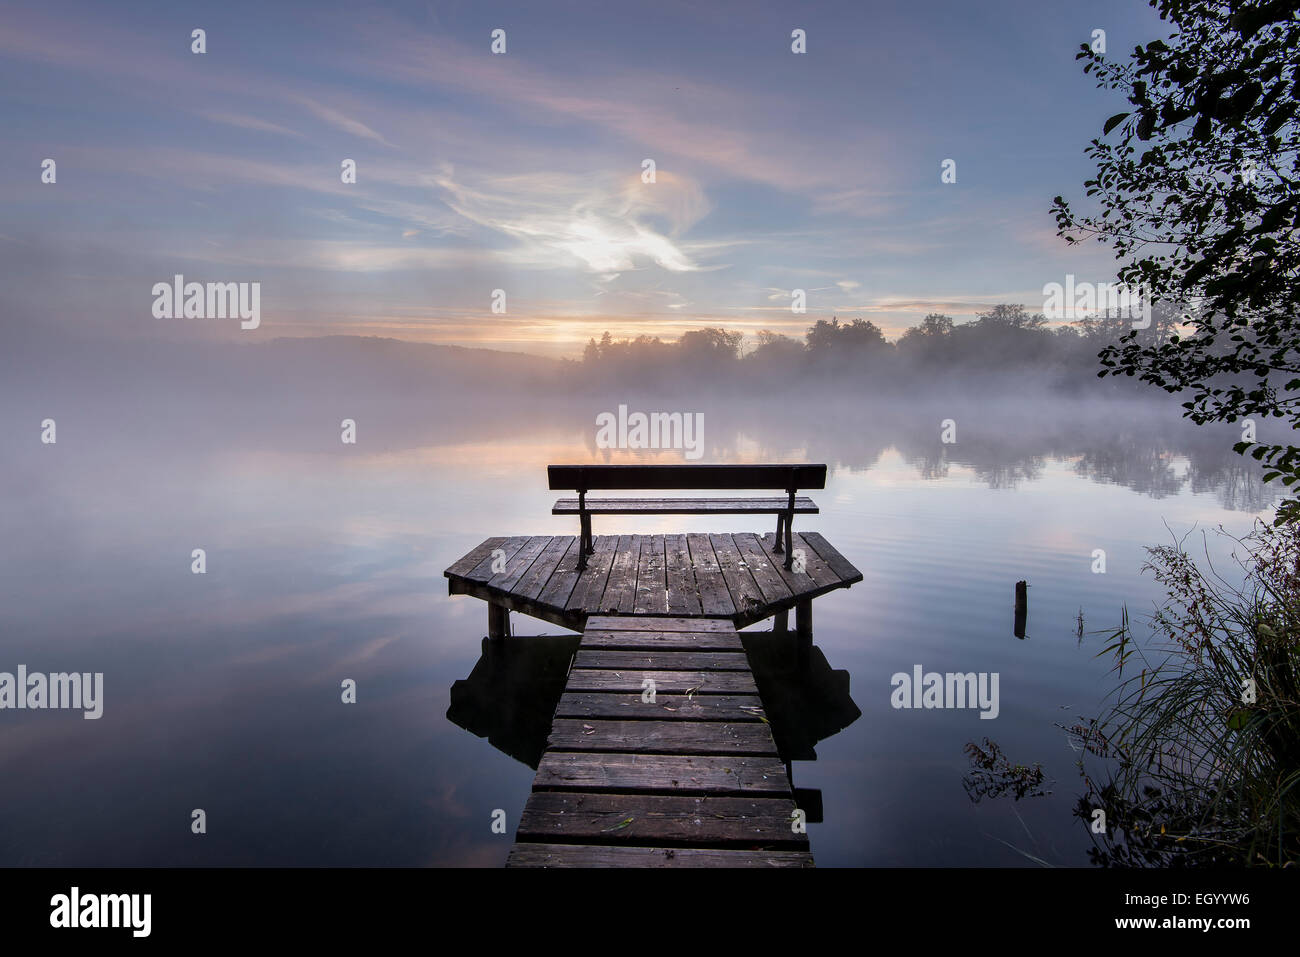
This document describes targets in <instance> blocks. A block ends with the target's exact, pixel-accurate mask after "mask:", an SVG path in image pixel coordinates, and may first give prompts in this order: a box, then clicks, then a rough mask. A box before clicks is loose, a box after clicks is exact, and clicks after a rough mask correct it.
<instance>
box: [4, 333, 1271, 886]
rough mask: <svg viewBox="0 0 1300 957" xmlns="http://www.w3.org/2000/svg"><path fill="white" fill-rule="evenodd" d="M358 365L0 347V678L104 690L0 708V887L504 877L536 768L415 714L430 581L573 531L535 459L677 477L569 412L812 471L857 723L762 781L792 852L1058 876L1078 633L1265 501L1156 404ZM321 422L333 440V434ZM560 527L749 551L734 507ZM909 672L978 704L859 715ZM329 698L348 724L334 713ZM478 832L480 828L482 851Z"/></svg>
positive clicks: (745, 521) (425, 361)
mask: <svg viewBox="0 0 1300 957" xmlns="http://www.w3.org/2000/svg"><path fill="white" fill-rule="evenodd" d="M385 348H386V347H384V346H382V345H373V344H372V346H371V347H370V348H369V349H368V350H363V351H361V352H358V351H356V350H355V349H350V348H348V347H347V344H346V343H345V342H335V343H333V344H331V343H329V342H325V343H315V344H311V345H299V346H296V347H295V346H293V345H292V344H289V345H285V344H275V343H272V344H270V345H268V346H258V347H255V348H254V347H241V346H220V347H217V346H213V347H211V348H210V349H204V350H192V349H183V348H178V347H172V346H165V345H155V346H150V347H142V346H131V345H123V344H119V345H117V346H109V345H104V346H103V347H102V348H96V349H80V350H78V349H71V348H69V349H66V350H64V349H45V348H42V349H35V350H31V351H28V352H26V353H24V354H22V355H21V356H20V355H16V354H14V353H10V354H9V356H8V357H6V358H5V359H4V360H0V371H3V372H4V379H3V384H2V385H0V398H3V402H2V403H0V418H2V419H3V424H4V427H5V429H6V434H8V435H10V436H19V437H21V436H29V437H30V441H11V442H9V443H7V444H6V445H5V446H4V447H3V449H0V468H2V469H3V474H4V475H5V476H6V481H5V486H6V494H5V496H4V499H3V501H2V502H0V516H2V521H0V527H3V528H4V530H5V538H6V547H5V548H4V549H3V550H0V635H3V641H2V642H0V654H2V656H3V657H2V658H0V671H12V670H13V669H14V668H15V667H16V666H17V665H19V664H25V665H27V666H28V667H29V668H30V669H32V670H39V671H44V672H55V671H64V670H68V671H73V670H75V671H81V672H103V673H104V703H103V708H104V713H103V717H102V718H101V719H99V720H98V721H85V720H83V719H82V717H81V715H80V713H77V712H60V711H23V712H14V711H10V712H7V713H6V714H5V715H4V719H3V720H4V722H5V733H4V734H3V735H2V736H0V775H2V776H3V778H4V780H6V781H21V782H22V787H21V788H9V789H7V800H6V814H5V815H4V816H3V818H2V819H0V863H3V864H65V865H109V864H284V865H290V864H303V865H349V864H358V865H361V864H367V865H380V864H397V865H426V864H441V865H492V866H494V865H499V864H500V863H502V862H503V861H504V859H505V855H506V853H507V851H508V848H509V843H510V840H511V835H512V834H513V828H514V824H515V823H516V822H517V821H518V816H519V813H520V811H521V810H522V807H523V804H524V801H525V799H526V797H527V794H528V789H529V786H530V784H531V781H532V777H533V771H532V769H530V768H529V767H527V766H526V765H525V764H523V763H521V762H520V761H518V760H515V759H514V758H511V757H509V756H507V755H506V754H504V753H502V752H501V751H499V750H497V749H495V748H494V747H493V746H492V745H491V744H490V743H489V742H488V741H487V740H485V739H480V738H478V737H476V736H475V735H474V734H471V733H469V732H467V731H465V730H463V729H462V728H460V727H458V726H456V725H455V724H454V723H452V722H451V721H449V720H448V718H447V717H446V714H447V711H448V707H449V703H450V688H451V686H452V684H453V682H455V681H457V680H458V679H462V678H465V677H466V676H467V675H469V674H470V672H471V671H472V669H473V668H474V665H475V663H476V662H477V661H478V659H479V656H480V654H481V653H482V649H481V638H482V636H483V634H484V633H485V625H486V608H485V605H484V604H483V603H482V602H480V601H478V600H475V599H471V598H467V597H454V598H453V597H449V596H448V595H447V590H446V581H445V579H444V578H443V577H442V571H443V569H444V568H446V567H447V566H448V565H450V564H451V563H452V562H454V561H455V560H456V559H457V558H458V557H460V556H461V555H462V554H464V553H465V552H466V551H468V550H469V549H470V548H472V547H473V546H474V545H476V544H478V543H479V542H480V541H482V540H483V539H484V538H486V537H488V536H490V535H519V534H539V535H547V534H557V535H558V534H563V535H570V534H575V533H576V531H577V527H576V525H577V523H576V521H572V520H569V519H566V518H561V517H554V516H552V515H551V514H550V506H551V503H552V502H553V500H554V498H555V497H556V493H553V492H549V491H548V490H547V489H546V479H545V473H544V470H545V466H546V465H547V464H549V463H557V462H586V461H609V462H623V461H627V462H631V461H647V462H666V463H667V462H680V461H683V458H682V452H681V451H679V450H662V451H635V450H607V449H601V448H598V447H597V444H596V424H595V423H596V417H597V415H598V414H599V413H602V412H612V411H615V410H617V408H618V405H619V404H625V405H627V406H628V408H629V409H632V410H641V411H646V412H652V411H661V412H683V413H687V412H689V413H699V414H702V415H703V425H704V428H703V449H704V454H703V456H702V458H701V459H700V460H699V461H701V462H784V461H812V462H826V463H827V464H828V465H829V466H830V472H829V475H828V481H827V488H826V489H825V490H824V491H817V492H812V493H810V494H811V496H812V498H813V499H814V500H815V501H816V502H817V503H818V504H819V505H820V506H821V509H822V512H821V514H820V515H816V516H807V517H802V516H801V517H800V518H799V519H798V520H797V521H796V525H795V528H796V530H797V531H798V530H816V531H820V532H821V533H822V534H824V535H825V536H826V537H827V539H828V540H829V541H830V542H831V543H832V544H834V545H835V547H836V548H837V549H839V551H840V552H842V553H843V554H844V555H845V557H847V558H848V559H849V560H850V561H851V562H853V563H854V564H855V565H856V566H857V567H858V568H859V569H860V570H861V571H862V572H863V575H864V581H863V582H862V583H860V584H858V585H855V586H854V587H852V588H851V589H848V590H842V591H837V592H834V593H832V594H830V595H827V596H825V597H822V598H819V599H818V600H817V601H816V602H815V603H814V640H815V643H816V645H817V646H818V648H819V649H820V650H821V651H822V653H823V654H824V655H825V656H826V659H827V661H828V662H829V664H830V666H831V668H833V669H841V670H845V671H847V672H848V675H849V679H850V681H849V690H850V694H851V695H852V698H853V701H854V702H855V703H856V705H857V707H858V708H859V709H860V710H861V712H862V716H861V717H860V718H859V719H858V720H857V721H855V722H854V723H853V724H851V725H850V726H849V727H847V728H846V729H844V730H843V731H841V732H840V733H839V734H836V735H834V736H832V737H829V738H826V739H825V740H823V741H821V742H820V743H818V744H817V746H816V752H817V760H816V761H807V762H805V761H800V762H796V763H795V765H794V782H795V784H796V786H798V787H801V788H817V789H820V790H821V791H822V796H823V801H824V823H821V824H812V825H810V827H809V834H810V839H811V844H812V850H813V853H814V855H815V857H816V858H817V860H818V863H820V864H823V865H844V864H876V865H886V864H898V865H945V864H946V865H1025V864H1030V863H1031V857H1032V858H1039V859H1042V860H1045V861H1048V862H1050V863H1056V864H1083V863H1086V849H1087V847H1088V843H1089V842H1088V838H1087V835H1086V833H1085V830H1084V828H1083V826H1082V825H1081V824H1079V823H1078V822H1077V821H1075V820H1074V819H1073V818H1072V817H1071V816H1070V809H1071V807H1072V806H1073V803H1074V800H1075V795H1076V794H1077V793H1078V792H1079V790H1080V788H1079V785H1078V781H1077V776H1076V774H1075V771H1074V767H1073V760H1074V755H1073V753H1072V752H1071V751H1070V749H1069V747H1068V745H1067V743H1066V739H1065V735H1064V733H1063V732H1062V731H1061V730H1060V729H1059V728H1058V727H1057V726H1056V725H1057V724H1071V723H1073V722H1074V721H1075V720H1076V719H1077V718H1078V717H1080V716H1084V715H1090V714H1094V713H1096V711H1097V710H1098V708H1099V704H1100V702H1101V700H1102V698H1103V697H1104V696H1105V694H1106V693H1107V692H1108V691H1109V690H1110V683H1109V680H1108V679H1107V674H1106V672H1107V669H1108V665H1109V662H1108V661H1107V660H1105V659H1097V658H1096V657H1095V655H1096V653H1097V652H1098V651H1100V650H1101V647H1102V646H1101V644H1100V642H1099V641H1098V640H1097V639H1096V638H1089V637H1085V638H1084V639H1083V641H1082V643H1080V642H1079V641H1078V639H1077V637H1076V634H1075V632H1076V628H1077V618H1078V616H1079V614H1080V612H1082V614H1083V617H1084V620H1085V624H1086V630H1087V631H1089V632H1091V631H1094V630H1102V629H1105V628H1108V627H1111V626H1113V625H1115V624H1116V623H1117V622H1118V620H1119V615H1120V609H1121V607H1122V605H1124V604H1127V606H1128V607H1129V609H1130V610H1131V612H1132V613H1133V614H1134V617H1135V619H1138V618H1140V615H1141V613H1142V612H1144V611H1146V610H1148V609H1150V607H1151V603H1152V601H1154V600H1155V599H1156V598H1158V597H1159V595H1158V591H1157V589H1156V588H1155V586H1154V583H1152V582H1151V581H1150V580H1149V579H1148V578H1144V577H1142V576H1141V574H1140V567H1141V565H1142V562H1143V560H1144V553H1143V546H1145V545H1153V544H1160V543H1167V542H1168V541H1170V536H1171V533H1173V534H1182V533H1184V532H1186V531H1188V530H1189V529H1191V528H1193V526H1195V527H1198V528H1210V527H1214V526H1217V525H1220V524H1222V525H1223V526H1224V527H1225V528H1227V529H1228V530H1229V531H1233V532H1235V533H1238V534H1240V533H1243V532H1245V531H1246V530H1247V529H1248V528H1249V527H1250V525H1251V523H1252V521H1254V520H1255V518H1256V517H1257V516H1263V517H1265V518H1267V517H1268V515H1269V509H1270V508H1271V506H1272V504H1273V502H1274V490H1273V489H1272V488H1270V487H1267V486H1264V485H1263V484H1262V483H1260V481H1259V471H1258V470H1257V469H1256V468H1254V467H1253V466H1254V463H1253V462H1252V461H1250V460H1248V459H1243V458H1241V457H1240V456H1238V455H1237V454H1235V453H1234V452H1233V451H1232V448H1231V447H1232V444H1233V443H1234V442H1235V441H1237V440H1238V439H1239V438H1240V436H1239V433H1238V430H1236V429H1235V428H1210V427H1195V426H1192V425H1191V424H1189V423H1187V422H1186V421H1185V420H1183V419H1181V418H1180V415H1179V409H1178V408H1177V405H1176V403H1174V402H1171V401H1168V400H1164V401H1148V400H1142V399H1136V398H1131V397H1129V398H1090V397H1083V396H1070V395H1063V394H1060V393H1053V392H1048V391H1043V390H1037V389H1032V388H1027V387H1022V385H1020V384H1008V383H1004V384H1003V388H1001V390H1000V391H999V392H997V393H993V392H991V391H990V385H989V383H988V382H981V383H973V382H960V381H949V382H942V383H934V384H933V385H932V386H930V385H927V386H925V387H924V388H922V387H920V384H918V387H917V388H916V389H914V390H913V391H912V393H911V394H910V395H908V396H907V397H902V396H899V395H897V394H894V395H889V394H873V393H872V392H871V391H870V389H869V388H866V387H853V388H849V387H845V386H843V385H836V386H834V387H831V386H829V385H826V384H820V385H819V384H816V383H808V384H805V385H804V387H801V388H795V389H792V388H789V387H786V388H779V389H778V388H775V387H774V388H772V389H771V390H767V389H764V388H758V389H755V390H754V391H753V392H752V393H751V394H738V393H736V392H735V391H734V390H731V391H725V392H723V391H719V392H710V391H708V390H706V389H704V388H692V387H690V386H680V385H674V387H673V388H671V389H649V388H643V389H642V390H639V391H637V392H635V393H633V392H629V394H621V393H620V392H619V390H617V389H613V388H610V387H608V386H602V387H601V389H600V390H599V391H596V390H593V389H591V388H584V387H583V384H582V383H581V382H571V383H570V384H571V385H572V388H568V387H566V379H565V376H566V375H571V374H572V370H571V369H570V370H566V369H565V368H564V367H562V366H560V365H558V364H554V363H545V362H538V361H535V360H531V359H526V358H524V357H512V356H505V355H485V354H483V353H475V352H469V351H464V350H461V351H459V352H457V351H448V350H436V351H432V352H428V353H422V352H419V351H418V349H417V350H416V351H412V350H411V349H405V350H401V351H400V352H397V353H392V354H389V353H385V352H384V350H385ZM46 418H53V419H55V420H56V422H57V429H58V432H57V435H58V440H57V443H56V444H54V445H42V444H41V442H40V423H41V421H42V420H43V419H46ZM345 418H351V419H353V420H355V422H356V425H357V443H356V445H344V444H343V443H341V441H340V422H341V420H343V419H345ZM946 419H951V420H953V421H954V422H955V426H956V441H955V442H954V443H944V442H943V441H942V440H941V423H942V422H943V421H944V420H946ZM1264 429H1265V426H1264V425H1261V433H1262V432H1263V431H1264ZM595 524H596V527H595V532H596V533H597V534H608V533H617V532H645V533H651V532H666V531H674V532H680V531H756V532H770V531H771V530H772V529H771V528H769V527H768V522H767V519H766V518H765V517H749V516H729V517H726V518H709V517H697V516H686V517H682V516H659V517H651V518H634V517H598V518H597V519H596V523H595ZM1210 544H1211V548H1213V549H1219V548H1221V545H1219V544H1216V543H1215V542H1213V541H1211V543H1210ZM195 548H203V549H205V550H206V553H207V573H206V574H205V575H194V574H191V570H190V564H191V551H192V550H193V549H195ZM1095 549H1104V550H1105V552H1106V565H1107V570H1106V573H1105V574H1094V573H1093V572H1092V570H1091V569H1092V565H1093V552H1094V550H1095ZM1215 554H1216V555H1218V556H1219V557H1223V556H1222V555H1221V553H1219V552H1215ZM1020 579H1025V580H1027V581H1028V582H1029V585H1030V588H1029V620H1028V629H1027V633H1028V637H1027V638H1026V639H1025V640H1019V639H1017V638H1015V637H1014V636H1013V634H1012V594H1013V591H1012V590H1013V585H1014V583H1015V582H1016V581H1017V580H1020ZM513 620H514V629H515V632H516V634H518V635H530V634H543V633H551V634H554V633H557V629H556V628H555V627H554V626H550V625H546V624H544V623H541V622H537V621H531V620H529V619H526V618H522V617H520V616H514V619H513ZM758 627H759V628H765V627H767V623H763V624H761V625H760V626H758ZM1138 629H1139V632H1141V633H1145V632H1144V630H1143V629H1142V626H1141V624H1140V622H1139V623H1138ZM916 664H920V665H922V666H923V667H924V668H925V669H926V670H927V671H929V670H934V671H940V672H946V671H961V672H968V671H974V672H997V673H999V674H1000V675H1001V684H1000V690H1001V708H1000V713H999V716H998V718H997V719H996V720H993V721H988V720H980V719H979V717H978V713H977V712H975V711H970V710H967V711H961V710H933V711H925V710H921V711H916V710H895V709H893V708H892V707H891V706H890V703H889V697H890V690H891V689H890V676H891V675H892V674H894V673H895V672H900V671H902V672H910V671H911V669H912V667H913V666H914V665H916ZM345 678H352V679H355V680H356V682H357V702H358V703H357V704H356V705H355V706H345V705H343V704H341V703H340V682H341V681H342V680H343V679H345ZM985 736H988V737H990V738H993V739H995V740H996V741H997V742H998V743H999V744H1000V745H1001V746H1002V748H1003V749H1004V750H1005V751H1006V753H1007V754H1008V755H1009V756H1010V757H1011V759H1012V760H1013V761H1014V762H1025V763H1032V762H1042V764H1043V765H1044V770H1045V772H1046V773H1047V777H1048V778H1049V779H1050V780H1052V781H1053V782H1054V783H1053V785H1052V791H1053V793H1052V795H1051V796H1049V797H1044V798H1033V799H1025V800H1022V801H1020V802H1011V800H1010V799H1009V798H1003V799H1000V800H996V801H984V802H981V803H980V804H978V805H973V804H972V803H971V802H970V800H969V799H968V798H967V796H966V793H965V791H964V790H963V788H962V783H961V782H962V776H963V774H964V773H965V772H966V770H967V767H968V762H967V759H966V756H965V755H964V754H963V746H964V745H965V743H966V742H967V741H971V740H975V741H978V740H980V739H982V738H983V737H985ZM194 808H203V809H204V810H205V811H206V812H207V816H208V833H207V834H206V835H204V836H202V837H196V836H194V835H192V834H191V833H190V829H189V823H190V812H191V810H192V809H194ZM497 808H501V809H504V810H505V811H506V813H507V818H508V820H509V822H510V834H507V835H504V836H502V835H494V834H492V833H491V830H490V824H491V814H492V811H493V810H494V809H497ZM52 821H57V822H59V824H58V826H57V827H52V826H51V824H50V822H52Z"/></svg>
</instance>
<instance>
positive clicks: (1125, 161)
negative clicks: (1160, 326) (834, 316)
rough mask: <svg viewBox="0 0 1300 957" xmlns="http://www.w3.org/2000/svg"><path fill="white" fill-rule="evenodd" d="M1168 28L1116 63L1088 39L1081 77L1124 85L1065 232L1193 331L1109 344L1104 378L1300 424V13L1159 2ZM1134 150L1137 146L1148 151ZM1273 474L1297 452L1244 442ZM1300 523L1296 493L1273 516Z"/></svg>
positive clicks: (1208, 411) (1062, 205)
mask: <svg viewBox="0 0 1300 957" xmlns="http://www.w3.org/2000/svg"><path fill="white" fill-rule="evenodd" d="M1150 3H1151V6H1152V7H1154V8H1156V9H1157V10H1158V12H1159V13H1160V16H1161V17H1162V18H1163V19H1165V20H1167V21H1168V22H1169V23H1170V24H1171V25H1173V27H1174V32H1173V34H1172V35H1171V36H1170V37H1169V39H1168V40H1167V41H1162V40H1155V41H1153V42H1151V43H1148V44H1147V45H1146V46H1145V47H1143V46H1139V47H1137V48H1136V49H1135V50H1134V52H1133V53H1132V54H1131V57H1130V62H1109V61H1107V60H1106V59H1105V58H1104V57H1103V56H1102V55H1100V54H1098V53H1096V52H1094V51H1093V50H1092V48H1091V47H1090V46H1088V45H1087V44H1084V45H1083V47H1082V50H1081V52H1080V53H1079V58H1080V59H1082V60H1084V61H1085V63H1084V72H1085V73H1087V72H1092V73H1095V75H1096V77H1097V81H1098V86H1100V87H1105V88H1108V89H1112V90H1121V91H1123V92H1124V93H1125V94H1127V98H1128V101H1129V103H1130V104H1131V106H1132V109H1131V110H1129V111H1127V112H1124V113H1118V114H1116V115H1115V116H1112V117H1111V118H1110V119H1109V120H1107V121H1106V123H1105V125H1104V126H1103V128H1102V134H1101V135H1102V137H1105V136H1107V135H1109V134H1110V133H1111V132H1112V131H1113V130H1116V129H1118V130H1119V136H1118V140H1117V142H1114V143H1108V142H1104V141H1103V140H1102V139H1101V138H1098V139H1094V140H1093V141H1092V145H1091V146H1089V147H1088V150H1087V153H1088V155H1089V156H1091V157H1092V158H1094V159H1095V160H1096V161H1097V176H1096V178H1095V179H1091V180H1088V181H1087V182H1086V183H1085V184H1084V185H1085V188H1086V189H1087V191H1088V194H1089V195H1090V196H1095V197H1096V201H1097V202H1099V203H1100V205H1101V213H1100V215H1093V216H1084V217H1079V216H1076V215H1075V214H1074V212H1073V211H1072V210H1071V208H1070V206H1069V204H1068V203H1066V202H1065V200H1064V199H1063V198H1062V197H1060V196H1058V197H1056V199H1055V201H1054V203H1053V211H1054V213H1055V216H1056V220H1057V227H1058V231H1059V233H1060V235H1062V236H1063V237H1065V238H1066V239H1067V240H1068V241H1069V242H1071V243H1075V242H1081V241H1082V237H1084V236H1088V235H1091V236H1094V237H1096V238H1097V239H1098V240H1099V241H1101V242H1104V243H1107V244H1109V245H1110V246H1111V247H1112V248H1113V249H1114V250H1115V253H1116V255H1117V257H1119V258H1120V259H1121V260H1123V261H1124V266H1123V268H1122V269H1121V271H1120V279H1121V280H1123V281H1125V282H1128V283H1130V284H1135V285H1136V284H1143V285H1145V286H1146V287H1147V288H1148V289H1149V291H1150V294H1151V295H1152V296H1154V298H1156V299H1157V300H1162V301H1177V302H1192V303H1196V304H1197V306H1198V308H1196V309H1195V310H1193V311H1191V312H1190V313H1189V314H1188V316H1187V317H1186V319H1187V323H1186V324H1187V326H1188V327H1189V328H1190V333H1191V334H1190V335H1179V334H1174V335H1170V336H1168V337H1167V338H1166V339H1164V340H1163V341H1160V342H1154V343H1151V342H1148V343H1145V344H1143V343H1142V342H1140V341H1139V337H1138V336H1137V334H1136V333H1130V334H1129V335H1127V336H1126V337H1125V339H1124V341H1123V342H1121V343H1120V344H1118V345H1109V346H1107V347H1106V348H1105V349H1104V350H1103V351H1102V353H1101V359H1102V365H1103V367H1104V368H1103V370H1102V372H1101V374H1102V375H1107V374H1109V375H1125V376H1138V377H1139V378H1140V379H1141V380H1142V381H1144V382H1148V383H1151V384H1153V385H1156V386H1158V387H1160V388H1162V389H1164V390H1166V391H1168V392H1181V391H1184V390H1190V392H1191V398H1190V399H1189V400H1188V401H1187V402H1185V403H1184V408H1185V409H1186V410H1187V412H1186V415H1187V416H1188V417H1189V418H1191V419H1192V420H1193V421H1195V422H1198V423H1202V424H1203V423H1207V422H1214V421H1224V422H1233V421H1237V420H1239V419H1240V418H1242V417H1245V416H1260V417H1269V416H1271V417H1276V418H1284V419H1287V420H1288V421H1289V424H1290V426H1291V428H1292V429H1294V428H1296V427H1297V426H1300V232H1298V231H1297V227H1300V124H1298V123H1297V108H1298V107H1297V91H1298V88H1300V19H1298V18H1297V16H1296V3H1295V2H1294V0H1291V2H1278V0H1237V2H1233V3H1225V2H1222V0H1150ZM1139 150H1140V151H1141V152H1139ZM1237 448H1238V451H1241V452H1246V451H1249V452H1250V453H1251V455H1253V456H1254V457H1255V458H1256V459H1258V460H1260V461H1262V462H1264V463H1265V464H1266V466H1267V467H1268V468H1267V470H1266V475H1267V478H1268V479H1272V478H1279V477H1280V478H1281V479H1282V481H1283V483H1284V484H1285V485H1288V486H1291V485H1293V484H1294V483H1295V482H1297V481H1300V448H1297V447H1295V446H1293V445H1288V444H1286V443H1276V444H1271V445H1270V444H1266V443H1264V442H1241V443H1239V445H1238V447H1237ZM1297 519H1300V501H1297V500H1296V499H1294V498H1293V499H1291V500H1289V501H1287V502H1286V503H1284V505H1283V506H1282V507H1281V508H1280V509H1279V510H1278V521H1294V520H1297Z"/></svg>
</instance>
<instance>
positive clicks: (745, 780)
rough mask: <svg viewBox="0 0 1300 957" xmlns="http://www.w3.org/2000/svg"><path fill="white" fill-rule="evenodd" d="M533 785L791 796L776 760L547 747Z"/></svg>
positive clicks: (581, 788)
mask: <svg viewBox="0 0 1300 957" xmlns="http://www.w3.org/2000/svg"><path fill="white" fill-rule="evenodd" d="M533 787H534V789H549V790H557V791H578V790H601V791H618V792H620V793H634V792H637V791H652V792H665V791H680V792H691V793H695V792H705V793H711V794H740V795H744V794H749V793H764V794H775V795H781V794H786V795H788V794H790V782H789V779H788V778H787V777H786V774H785V765H784V764H783V763H782V762H781V761H780V759H778V758H772V757H761V756H760V757H745V756H743V755H734V754H732V755H726V756H716V755H682V754H638V753H631V754H627V753H598V754H593V753H588V752H573V751H547V752H546V753H545V754H544V755H543V756H542V761H541V764H539V765H538V767H537V777H536V779H535V780H534V781H533Z"/></svg>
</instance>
